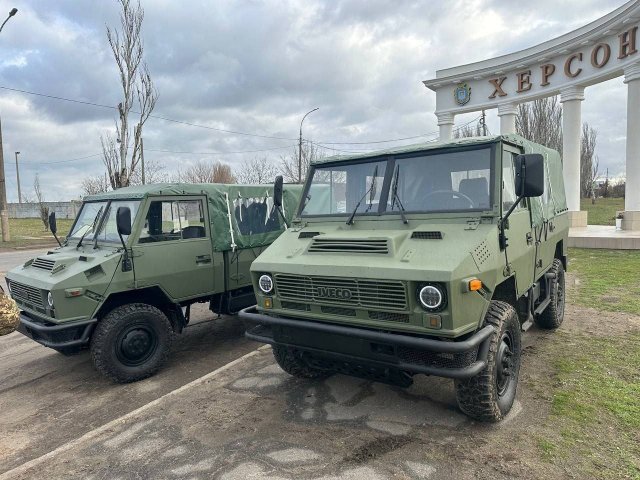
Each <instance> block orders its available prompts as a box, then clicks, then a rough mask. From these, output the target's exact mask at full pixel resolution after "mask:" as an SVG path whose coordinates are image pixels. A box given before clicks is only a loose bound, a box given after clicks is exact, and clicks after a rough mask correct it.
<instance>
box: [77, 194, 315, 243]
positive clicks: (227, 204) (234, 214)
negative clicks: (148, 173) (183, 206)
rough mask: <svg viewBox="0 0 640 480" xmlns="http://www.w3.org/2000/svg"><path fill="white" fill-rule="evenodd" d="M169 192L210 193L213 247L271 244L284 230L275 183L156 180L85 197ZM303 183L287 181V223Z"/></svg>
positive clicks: (284, 200)
mask: <svg viewBox="0 0 640 480" xmlns="http://www.w3.org/2000/svg"><path fill="white" fill-rule="evenodd" d="M167 195H172V196H173V195H178V196H185V195H206V196H207V199H208V203H209V222H210V224H211V231H212V232H214V234H213V238H212V245H213V250H215V251H227V250H236V249H242V248H253V247H260V246H264V245H269V244H270V243H272V242H273V241H274V240H275V239H276V238H278V236H279V235H280V234H281V233H282V232H283V231H284V225H283V223H282V218H281V217H280V216H279V214H278V213H277V212H276V211H275V209H274V208H273V185H235V184H216V183H201V184H181V183H171V184H152V185H139V186H134V187H125V188H120V189H118V190H114V191H112V192H107V193H101V194H98V195H91V196H88V197H86V198H85V201H87V202H90V201H98V200H111V199H125V198H126V199H137V198H140V199H142V198H145V197H153V196H167ZM301 196H302V185H285V186H284V191H283V195H282V210H283V213H284V216H285V218H286V221H287V224H290V222H291V220H292V219H293V217H294V216H295V214H296V212H297V209H298V204H299V202H300V197H301Z"/></svg>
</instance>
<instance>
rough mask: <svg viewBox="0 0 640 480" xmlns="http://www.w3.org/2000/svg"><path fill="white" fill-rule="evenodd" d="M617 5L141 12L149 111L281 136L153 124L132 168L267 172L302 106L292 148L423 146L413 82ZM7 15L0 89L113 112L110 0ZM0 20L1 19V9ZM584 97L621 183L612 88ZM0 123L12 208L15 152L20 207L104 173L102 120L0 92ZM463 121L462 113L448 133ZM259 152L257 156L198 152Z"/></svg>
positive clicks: (418, 85)
mask: <svg viewBox="0 0 640 480" xmlns="http://www.w3.org/2000/svg"><path fill="white" fill-rule="evenodd" d="M623 3H624V1H622V0H538V1H536V2H520V1H517V2H514V1H510V0H466V1H449V0H447V1H444V0H423V1H409V0H366V1H365V0H362V1H355V0H354V1H338V0H335V1H325V2H320V1H312V0H304V1H302V0H300V1H275V0H274V1H258V0H238V1H236V2H232V1H224V0H215V1H214V0H210V1H205V0H200V1H196V0H193V1H189V2H178V1H175V0H143V2H142V5H143V7H144V9H145V21H144V27H143V36H144V41H145V56H146V61H147V63H148V65H149V69H150V71H151V74H152V77H153V79H154V81H155V83H156V86H157V89H158V91H159V94H160V98H159V100H158V104H157V106H156V110H155V111H154V114H155V115H158V116H163V117H168V118H172V119H176V120H181V121H186V122H190V123H197V124H202V125H206V126H211V127H216V128H221V129H226V130H233V131H240V132H247V133H253V134H259V135H265V136H275V137H283V138H284V140H280V139H269V138H260V137H251V136H244V135H233V134H225V133H221V132H217V131H214V130H209V129H205V128H197V127H193V126H186V125H181V124H177V123H170V122H166V121H163V120H159V119H150V120H149V121H148V123H147V124H146V126H145V132H144V139H145V142H144V144H145V159H147V160H154V161H157V162H159V163H162V164H164V165H166V168H167V170H173V169H175V168H177V167H178V166H181V168H183V169H184V168H187V167H188V166H189V164H192V163H194V162H196V161H197V160H199V159H203V160H206V159H218V160H220V161H222V162H226V163H228V164H230V165H231V166H232V167H238V166H239V165H240V164H241V162H242V161H243V159H250V158H253V157H255V156H258V157H260V158H262V157H266V158H268V159H269V160H270V161H274V162H277V161H278V158H279V156H280V155H282V154H287V153H288V152H290V151H291V146H292V145H294V144H295V143H296V141H295V140H290V139H295V138H296V137H297V135H298V128H299V125H300V120H301V118H302V116H303V115H304V113H305V112H307V111H308V110H311V109H312V108H315V107H319V108H320V110H319V111H317V112H315V113H313V114H311V115H310V116H309V117H308V118H307V119H306V120H305V123H304V137H305V138H309V139H311V140H313V141H316V142H367V141H379V140H386V139H395V138H403V137H410V136H414V135H422V134H424V135H425V137H424V139H425V140H428V139H431V138H433V137H434V134H435V132H437V125H436V118H435V115H433V111H434V109H435V93H433V92H432V91H430V90H428V89H427V88H426V87H424V85H423V84H422V80H426V79H429V78H433V77H435V71H436V70H437V69H442V68H447V67H451V66H455V65H460V64H466V63H470V62H474V61H478V60H483V59H486V58H490V57H493V56H496V55H500V54H505V53H509V52H513V51H516V50H520V49H522V48H526V47H529V46H533V45H536V44H537V43H540V42H542V41H545V40H548V39H551V38H553V37H556V36H558V35H561V34H563V33H566V32H568V31H571V30H574V29H576V28H578V27H580V26H582V25H584V24H585V23H588V22H590V21H592V20H595V19H597V18H598V17H601V16H602V15H605V14H606V13H608V12H610V11H611V10H614V9H615V8H617V7H619V6H620V5H622V4H623ZM14 6H15V7H17V8H18V9H19V12H18V14H17V15H16V16H15V17H13V18H12V19H11V20H10V21H9V22H8V23H7V24H6V25H5V27H4V29H3V31H2V33H0V87H9V88H14V89H20V90H28V91H33V92H38V93H43V94H47V95H53V96H60V97H67V98H72V99H77V100H82V101H88V102H94V103H99V104H106V105H114V106H115V105H117V104H118V102H119V101H120V97H119V83H118V76H117V72H116V67H115V64H114V61H113V58H112V56H111V52H110V50H109V47H108V44H107V40H106V34H105V26H106V25H110V26H118V14H119V9H118V4H117V2H116V1H115V0H101V1H94V0H91V1H90V0H66V1H64V0H58V1H55V2H52V1H50V0H21V1H18V0H11V1H10V2H6V1H4V0H2V1H0V12H8V11H9V10H10V9H11V8H12V7H14ZM0 16H1V17H2V19H0V21H1V20H3V19H4V18H5V13H0ZM585 95H586V100H585V102H584V103H583V120H584V121H587V122H589V123H590V124H591V125H592V126H593V127H595V128H596V129H597V130H598V147H597V154H598V156H599V158H600V166H601V169H602V170H604V169H606V168H607V167H609V169H610V175H614V176H615V175H619V174H623V173H624V150H625V142H624V140H625V137H624V136H625V133H624V132H625V108H626V107H625V105H626V88H625V86H624V84H623V83H622V78H617V79H614V80H611V81H609V82H606V83H603V84H599V85H596V86H593V87H590V88H588V89H587V90H586V92H585ZM0 115H1V118H2V133H3V140H4V156H5V157H4V159H5V171H6V174H7V195H8V200H9V201H10V202H11V201H16V200H17V188H16V176H15V174H16V171H15V163H14V162H15V159H14V152H15V151H17V150H18V151H20V152H21V154H20V156H19V161H20V177H21V185H22V190H23V194H24V193H26V194H27V195H29V196H33V180H34V176H35V175H36V173H39V175H40V181H41V184H42V186H43V189H44V191H45V194H46V197H47V200H68V199H71V198H77V197H78V196H79V195H80V194H81V182H82V179H83V178H84V177H86V176H88V175H97V174H100V173H101V172H103V171H104V167H103V165H102V163H101V159H100V156H99V155H96V154H99V153H100V135H101V134H104V133H108V132H113V131H114V112H113V111H112V110H109V109H104V108H96V107H92V106H87V105H81V104H76V103H69V102H63V101H58V100H54V99H48V98H44V97H37V96H32V95H26V94H23V93H18V92H14V91H10V90H6V89H0ZM475 115H476V114H468V115H465V116H459V117H458V118H456V123H457V124H461V123H464V122H466V121H469V120H470V119H472V118H474V117H475ZM488 120H489V123H488V125H489V128H490V131H491V132H492V133H498V131H499V127H498V120H497V116H496V111H495V110H492V111H490V112H489V113H488ZM403 143H407V142H398V143H396V144H395V145H400V144H403ZM392 145H394V144H393V143H390V144H386V146H392ZM333 147H334V148H340V149H345V150H347V149H349V150H351V149H357V150H364V149H373V148H375V147H376V145H357V146H349V145H333ZM263 149H265V150H266V149H270V150H268V151H265V152H262V153H239V154H238V153H236V154H231V153H228V154H221V155H206V154H205V153H206V152H242V151H250V150H263ZM276 149H277V150H276ZM154 150H165V151H167V150H168V151H173V152H195V153H167V152H159V151H154ZM327 153H330V151H328V150H327ZM89 155H93V156H92V157H89V158H85V159H81V160H73V159H77V158H79V157H87V156H89ZM69 160H73V161H69ZM52 162H56V163H52Z"/></svg>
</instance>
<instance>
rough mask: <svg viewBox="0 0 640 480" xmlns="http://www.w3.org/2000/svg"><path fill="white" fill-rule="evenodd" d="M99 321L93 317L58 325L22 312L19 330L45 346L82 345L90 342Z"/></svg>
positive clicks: (64, 346)
mask: <svg viewBox="0 0 640 480" xmlns="http://www.w3.org/2000/svg"><path fill="white" fill-rule="evenodd" d="M97 322H98V320H97V319H95V318H93V319H88V320H82V321H79V322H78V321H76V322H71V323H68V324H66V323H65V324H60V325H56V324H51V323H49V322H47V321H46V320H44V319H42V318H38V317H35V316H32V315H30V314H28V313H26V312H20V325H18V331H19V332H20V333H22V334H23V335H25V336H27V337H29V338H31V339H33V340H35V341H36V342H38V343H39V344H41V345H44V346H45V347H50V348H66V347H80V346H83V345H86V344H88V343H89V338H90V337H91V333H92V332H93V329H94V327H95V325H96V323H97Z"/></svg>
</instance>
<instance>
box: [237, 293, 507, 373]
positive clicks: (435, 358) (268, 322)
mask: <svg viewBox="0 0 640 480" xmlns="http://www.w3.org/2000/svg"><path fill="white" fill-rule="evenodd" d="M240 318H242V319H244V320H247V321H249V322H251V323H254V324H257V325H256V326H254V327H253V328H251V329H249V330H247V332H246V333H245V336H246V337H247V338H249V339H251V340H255V341H257V342H262V343H268V344H270V345H283V346H289V347H294V348H296V349H298V350H301V351H303V352H305V355H307V357H308V358H309V360H310V361H312V362H313V363H320V364H322V363H323V361H325V362H324V363H325V364H327V361H329V362H330V363H331V362H332V363H333V365H334V367H335V366H339V365H340V364H349V365H350V366H351V368H352V369H353V370H355V371H357V370H358V369H359V368H360V369H362V368H365V369H367V368H369V369H371V368H373V369H378V370H380V371H383V372H384V371H388V370H389V369H393V370H395V371H400V372H406V373H409V374H418V373H422V374H426V375H436V376H439V377H448V378H470V377H473V376H475V375H477V374H478V373H480V372H481V371H482V370H483V369H484V368H485V367H486V365H487V354H488V352H489V342H490V337H491V335H492V334H493V333H494V331H495V330H494V328H493V327H492V326H490V325H487V326H485V327H483V328H482V329H480V330H478V331H477V332H476V333H474V334H473V335H472V336H471V337H469V338H467V339H465V340H461V341H443V340H436V339H432V338H424V337H418V336H411V335H405V334H399V333H389V332H385V331H379V330H369V329H365V328H354V327H345V326H342V325H334V324H329V323H322V322H314V321H307V320H298V319H291V318H284V317H272V316H268V315H264V314H262V313H259V312H258V311H257V308H256V307H255V306H254V307H249V308H245V309H244V310H241V311H240ZM327 368H332V367H331V366H330V365H329V366H327Z"/></svg>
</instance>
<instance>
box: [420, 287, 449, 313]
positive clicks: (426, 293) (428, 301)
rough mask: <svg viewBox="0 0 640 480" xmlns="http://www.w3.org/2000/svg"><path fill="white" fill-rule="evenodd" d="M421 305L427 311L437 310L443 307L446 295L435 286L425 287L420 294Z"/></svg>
mask: <svg viewBox="0 0 640 480" xmlns="http://www.w3.org/2000/svg"><path fill="white" fill-rule="evenodd" d="M418 298H419V299H420V303H421V304H422V306H423V307H424V308H426V309H427V310H435V309H437V308H439V307H441V306H442V302H443V300H444V295H443V293H442V290H440V289H439V288H438V287H436V286H435V285H425V286H424V287H422V288H421V289H420V292H419V293H418Z"/></svg>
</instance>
